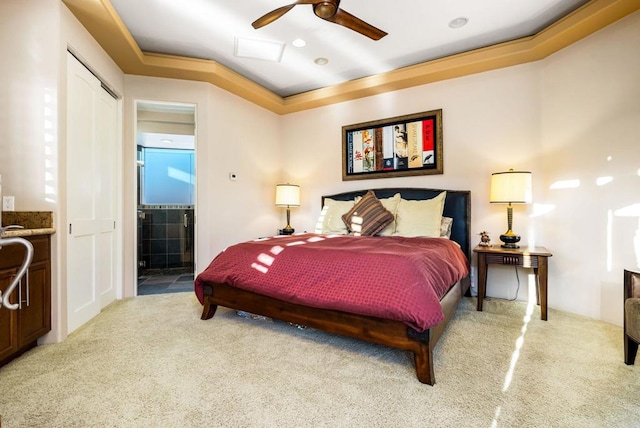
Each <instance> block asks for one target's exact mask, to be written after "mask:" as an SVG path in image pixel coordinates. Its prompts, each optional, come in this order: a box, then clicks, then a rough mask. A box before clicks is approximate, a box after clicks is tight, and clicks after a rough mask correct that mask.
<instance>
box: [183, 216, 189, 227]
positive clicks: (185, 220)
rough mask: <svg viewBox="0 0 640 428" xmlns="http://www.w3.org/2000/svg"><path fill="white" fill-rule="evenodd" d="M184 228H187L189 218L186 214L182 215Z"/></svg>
mask: <svg viewBox="0 0 640 428" xmlns="http://www.w3.org/2000/svg"><path fill="white" fill-rule="evenodd" d="M183 218H184V227H189V216H188V215H187V213H184V217H183Z"/></svg>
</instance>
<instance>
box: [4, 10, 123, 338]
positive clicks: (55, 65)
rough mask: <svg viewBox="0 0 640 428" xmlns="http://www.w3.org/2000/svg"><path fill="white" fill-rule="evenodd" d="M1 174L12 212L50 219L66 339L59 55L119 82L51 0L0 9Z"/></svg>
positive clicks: (55, 333)
mask: <svg viewBox="0 0 640 428" xmlns="http://www.w3.org/2000/svg"><path fill="white" fill-rule="evenodd" d="M0 31H1V32H2V38H1V39H0V56H1V57H2V58H3V61H2V66H0V79H1V80H2V81H3V82H4V84H3V85H0V104H1V105H0V174H2V179H3V193H4V194H5V195H14V196H15V198H16V199H15V201H16V203H15V208H16V210H18V211H53V213H54V223H55V224H54V226H55V227H56V229H57V230H58V232H57V233H56V234H55V235H53V240H52V246H53V248H52V258H53V260H52V300H53V302H52V332H51V333H50V334H49V335H48V336H47V337H46V338H45V340H46V341H57V340H61V339H63V338H64V337H66V316H65V314H66V287H65V286H64V284H65V283H66V272H65V269H64V268H62V266H66V258H65V252H66V245H65V244H66V242H65V239H64V238H65V235H64V234H63V233H62V231H63V230H66V228H65V226H64V225H65V224H66V218H65V216H66V210H65V191H64V189H65V185H66V172H65V171H66V166H67V164H66V156H67V152H66V145H65V139H66V121H67V116H66V68H67V66H66V61H67V59H66V51H67V48H68V47H71V48H72V49H73V50H74V51H75V52H76V53H78V55H79V56H81V57H82V59H83V60H84V61H85V62H86V63H87V64H88V65H89V66H90V67H91V68H93V69H94V70H99V74H100V77H101V78H102V79H103V80H105V81H106V82H107V83H108V84H109V86H110V87H111V88H112V89H113V90H115V91H116V92H117V93H119V94H122V93H123V89H124V74H123V73H122V72H121V71H120V69H119V68H118V67H117V66H116V65H115V63H114V62H113V61H112V60H111V58H109V56H108V55H106V53H105V52H104V51H103V50H102V48H100V46H99V45H98V44H97V43H96V42H95V40H93V38H91V37H90V36H89V34H88V33H87V32H86V30H85V29H84V27H82V25H80V23H79V22H78V21H77V20H76V19H75V17H74V16H73V15H72V14H71V13H70V12H69V10H68V9H67V8H66V7H65V6H63V5H62V3H61V2H60V1H58V0H6V1H2V2H0Z"/></svg>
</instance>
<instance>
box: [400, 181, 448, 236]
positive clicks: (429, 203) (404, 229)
mask: <svg viewBox="0 0 640 428" xmlns="http://www.w3.org/2000/svg"><path fill="white" fill-rule="evenodd" d="M446 196H447V192H446V191H445V192H442V193H440V194H439V195H438V196H436V197H434V198H432V199H427V200H425V201H410V200H407V199H400V203H399V204H398V210H397V212H396V231H395V232H394V234H393V235H394V236H406V237H412V236H426V237H430V238H438V237H440V228H441V226H442V210H443V209H444V199H445V197H446Z"/></svg>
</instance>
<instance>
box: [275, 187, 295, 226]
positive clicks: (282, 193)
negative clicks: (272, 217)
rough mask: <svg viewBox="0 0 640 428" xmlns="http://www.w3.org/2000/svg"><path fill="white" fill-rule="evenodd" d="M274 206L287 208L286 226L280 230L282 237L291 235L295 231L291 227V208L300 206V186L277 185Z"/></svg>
mask: <svg viewBox="0 0 640 428" xmlns="http://www.w3.org/2000/svg"><path fill="white" fill-rule="evenodd" d="M276 206H277V207H287V225H286V226H285V227H284V229H282V231H281V233H282V234H283V235H291V234H293V232H295V230H294V229H293V227H291V210H290V208H291V207H299V206H300V186H298V185H296V184H278V185H277V186H276Z"/></svg>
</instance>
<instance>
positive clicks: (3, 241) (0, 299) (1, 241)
mask: <svg viewBox="0 0 640 428" xmlns="http://www.w3.org/2000/svg"><path fill="white" fill-rule="evenodd" d="M15 244H20V245H24V247H25V248H26V249H27V254H26V255H25V257H24V260H23V262H22V266H20V269H19V270H18V273H17V274H16V276H15V277H14V278H13V281H12V282H11V284H9V287H8V288H7V289H6V290H5V291H4V296H3V295H2V292H0V308H2V306H4V307H6V308H7V309H10V310H12V311H15V310H16V309H19V308H20V303H21V296H20V294H21V290H20V289H19V290H18V303H11V302H10V301H9V297H10V296H11V293H13V290H15V288H16V286H17V285H18V283H20V281H21V280H22V277H23V276H24V275H25V273H26V272H27V269H29V266H30V265H31V262H32V261H33V245H31V242H29V241H27V240H26V239H24V238H0V249H1V248H2V247H3V246H5V245H15ZM20 288H22V287H20ZM27 292H28V290H27ZM27 304H28V303H27Z"/></svg>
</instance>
